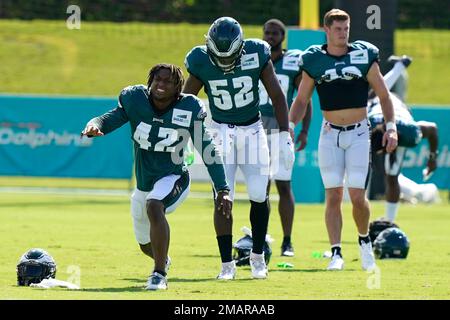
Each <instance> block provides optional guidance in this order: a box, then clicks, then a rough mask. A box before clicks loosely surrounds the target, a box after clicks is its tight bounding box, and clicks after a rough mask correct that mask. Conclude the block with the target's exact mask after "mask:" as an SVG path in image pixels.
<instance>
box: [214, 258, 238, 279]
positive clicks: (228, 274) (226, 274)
mask: <svg viewBox="0 0 450 320" xmlns="http://www.w3.org/2000/svg"><path fill="white" fill-rule="evenodd" d="M235 277H236V262H235V261H234V260H233V261H230V262H223V263H222V271H220V273H219V275H218V276H217V279H218V280H233V279H234V278H235Z"/></svg>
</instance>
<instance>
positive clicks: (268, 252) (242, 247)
mask: <svg viewBox="0 0 450 320" xmlns="http://www.w3.org/2000/svg"><path fill="white" fill-rule="evenodd" d="M252 248H253V239H252V237H250V236H249V235H245V236H244V237H242V238H240V239H239V240H238V241H236V243H235V244H233V260H235V261H236V265H237V266H245V265H250V252H251V251H252ZM263 251H264V260H265V261H266V265H268V264H269V261H270V257H271V256H272V249H271V248H270V245H269V243H267V241H266V242H265V243H264V247H263Z"/></svg>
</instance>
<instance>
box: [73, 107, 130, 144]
mask: <svg viewBox="0 0 450 320" xmlns="http://www.w3.org/2000/svg"><path fill="white" fill-rule="evenodd" d="M127 122H128V116H127V114H126V112H125V110H124V109H123V108H122V107H121V106H119V107H117V108H115V109H113V110H110V111H108V112H107V113H105V114H103V115H101V116H99V117H96V118H93V119H91V120H89V122H88V123H87V124H86V127H85V128H84V130H83V131H81V136H88V137H100V136H103V135H105V134H107V133H110V132H111V131H114V130H116V129H117V128H120V127H121V126H123V125H124V124H125V123H127Z"/></svg>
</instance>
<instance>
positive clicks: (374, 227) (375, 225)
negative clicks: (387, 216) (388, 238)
mask: <svg viewBox="0 0 450 320" xmlns="http://www.w3.org/2000/svg"><path fill="white" fill-rule="evenodd" d="M387 228H400V227H399V226H398V225H397V224H395V223H393V222H391V221H389V220H384V219H382V218H380V219H377V220H375V221H372V222H371V223H370V224H369V237H370V241H372V245H373V242H374V241H375V239H376V238H377V237H378V235H379V234H380V233H381V232H382V231H383V230H385V229H387Z"/></svg>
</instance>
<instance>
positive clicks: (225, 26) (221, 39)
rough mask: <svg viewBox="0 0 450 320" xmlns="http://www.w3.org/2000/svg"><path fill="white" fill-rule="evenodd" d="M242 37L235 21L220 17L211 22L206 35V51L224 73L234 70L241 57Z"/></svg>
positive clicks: (239, 27)
mask: <svg viewBox="0 0 450 320" xmlns="http://www.w3.org/2000/svg"><path fill="white" fill-rule="evenodd" d="M243 48H244V35H243V32H242V28H241V26H240V24H239V22H237V21H236V20H235V19H233V18H230V17H222V18H219V19H217V20H216V21H214V22H213V24H212V25H211V27H210V28H209V31H208V34H207V35H206V51H207V53H208V55H209V56H210V57H211V60H212V61H213V62H214V64H215V65H216V66H217V67H219V68H220V69H222V70H223V71H224V72H229V71H232V70H233V69H234V67H235V66H236V63H237V61H238V60H239V58H240V56H241V55H242V50H243Z"/></svg>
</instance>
